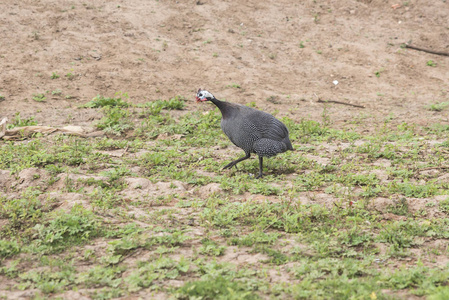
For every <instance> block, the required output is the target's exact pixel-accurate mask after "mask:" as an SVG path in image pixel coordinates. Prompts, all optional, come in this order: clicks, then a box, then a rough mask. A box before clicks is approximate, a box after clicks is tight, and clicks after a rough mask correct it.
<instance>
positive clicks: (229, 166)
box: [223, 162, 237, 170]
mask: <svg viewBox="0 0 449 300" xmlns="http://www.w3.org/2000/svg"><path fill="white" fill-rule="evenodd" d="M235 165H236V164H235V163H234V162H232V163H230V164H227V165H226V166H224V167H223V170H226V169H230V168H232V167H234V166H235ZM236 168H237V167H236Z"/></svg>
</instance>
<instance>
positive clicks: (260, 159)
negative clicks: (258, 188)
mask: <svg viewBox="0 0 449 300" xmlns="http://www.w3.org/2000/svg"><path fill="white" fill-rule="evenodd" d="M262 171H263V157H262V156H259V175H257V176H256V179H258V178H262V177H263V173H262Z"/></svg>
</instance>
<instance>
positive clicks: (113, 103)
mask: <svg viewBox="0 0 449 300" xmlns="http://www.w3.org/2000/svg"><path fill="white" fill-rule="evenodd" d="M116 95H118V97H116V98H109V97H104V96H100V95H98V96H96V97H94V98H93V99H92V100H91V101H89V102H87V103H86V104H84V105H83V107H87V108H97V107H106V106H108V107H120V108H122V107H128V106H129V103H128V102H126V101H125V100H126V99H128V94H126V93H123V94H122V93H118V94H116ZM122 98H124V99H125V100H123V99H122Z"/></svg>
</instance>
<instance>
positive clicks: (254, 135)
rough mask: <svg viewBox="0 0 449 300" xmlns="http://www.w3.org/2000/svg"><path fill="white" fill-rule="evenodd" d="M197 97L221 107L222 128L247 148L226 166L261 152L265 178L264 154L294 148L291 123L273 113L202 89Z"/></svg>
mask: <svg viewBox="0 0 449 300" xmlns="http://www.w3.org/2000/svg"><path fill="white" fill-rule="evenodd" d="M196 101H197V102H204V101H210V102H212V103H213V104H215V105H216V106H217V107H218V108H219V109H220V112H221V129H222V130H223V132H224V133H225V134H226V135H227V136H228V138H229V139H230V140H231V142H232V143H234V145H236V146H237V147H239V148H241V149H242V150H243V151H245V156H244V157H241V158H239V159H237V160H234V161H233V162H231V163H230V164H228V165H226V166H225V167H224V168H223V169H229V168H232V167H233V166H235V165H236V164H238V163H239V162H241V161H243V160H245V159H248V158H250V156H251V153H255V154H257V155H258V156H259V175H257V177H256V178H261V177H262V176H263V173H262V171H263V158H264V157H272V156H275V155H277V154H279V153H283V152H286V151H287V150H293V146H292V143H291V142H290V138H289V136H288V129H287V127H286V126H285V125H284V123H282V122H281V121H279V120H278V119H276V118H275V117H273V116H272V115H270V114H269V113H266V112H263V111H260V110H257V109H254V108H251V107H247V106H244V105H240V104H235V103H230V102H224V101H221V100H218V99H217V98H215V97H214V95H212V94H211V93H210V92H208V91H206V90H202V89H199V90H198V92H197V94H196Z"/></svg>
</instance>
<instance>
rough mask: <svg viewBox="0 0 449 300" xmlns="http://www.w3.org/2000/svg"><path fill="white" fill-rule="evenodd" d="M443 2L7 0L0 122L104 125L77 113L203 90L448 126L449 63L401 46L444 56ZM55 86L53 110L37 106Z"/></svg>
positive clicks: (340, 115) (1, 13) (306, 113)
mask: <svg viewBox="0 0 449 300" xmlns="http://www.w3.org/2000/svg"><path fill="white" fill-rule="evenodd" d="M394 4H400V5H399V7H397V8H395V7H396V6H393V5H394ZM448 5H449V4H448V3H446V1H441V0H438V1H407V2H403V3H397V1H380V0H373V1H370V0H363V1H350V0H348V1H346V0H345V1H331V2H330V3H329V1H300V2H298V1H210V0H202V1H165V0H164V1H162V0H161V1H144V0H135V1H125V2H123V1H90V2H89V3H79V2H76V1H75V2H74V1H64V0H55V1H26V0H25V1H20V2H17V1H8V0H7V1H2V3H1V4H0V18H1V19H2V26H1V27H0V38H1V44H2V47H1V49H0V68H1V72H0V94H1V95H2V96H4V100H3V101H1V102H0V116H1V117H4V116H8V117H10V118H11V117H12V116H13V115H14V114H15V113H16V112H21V115H22V117H29V116H35V117H36V119H37V120H38V122H39V123H40V124H43V125H52V126H59V125H63V124H67V123H69V124H73V125H86V124H90V123H91V121H92V119H93V118H95V116H92V115H89V113H87V112H85V111H84V110H79V109H77V106H78V105H80V104H83V103H86V102H87V101H89V100H91V99H92V98H93V97H94V96H96V95H98V94H100V95H104V96H113V95H114V94H115V93H116V92H118V91H121V92H127V93H128V95H129V97H130V101H131V102H134V103H140V102H145V101H148V100H155V99H167V98H169V97H172V96H174V95H178V94H179V95H183V96H186V97H189V98H192V103H191V105H188V109H189V110H194V109H198V106H196V105H195V104H194V102H193V99H194V97H193V96H194V92H195V91H196V89H197V88H198V87H203V88H206V89H208V90H209V91H211V92H212V93H214V95H215V96H216V97H217V98H219V99H226V100H228V101H231V102H239V103H249V102H256V103H257V105H258V107H260V108H262V109H265V110H268V111H271V112H272V111H274V110H279V111H280V114H281V115H289V117H291V118H294V119H297V120H299V119H301V118H303V117H311V118H314V119H319V118H320V115H321V113H322V110H323V104H322V103H317V102H316V101H317V100H318V97H319V98H321V99H323V100H334V101H343V102H348V103H352V104H357V105H362V106H365V108H364V109H362V108H357V107H351V106H343V105H339V104H332V105H330V108H329V112H330V113H331V115H332V120H333V121H334V125H335V126H338V125H339V124H342V122H345V121H346V120H349V119H351V118H354V117H356V116H360V117H363V118H367V117H374V119H373V122H374V121H383V118H384V117H386V116H389V115H390V114H391V115H390V117H392V118H393V120H394V121H395V122H414V123H418V124H423V125H424V124H427V123H429V122H436V121H439V120H440V119H442V120H441V121H442V122H447V121H448V120H447V114H441V113H440V114H436V113H434V112H432V111H428V110H426V109H425V106H426V105H429V104H432V103H436V102H443V101H448V90H449V80H448V78H449V68H448V61H449V58H448V57H445V56H439V55H433V54H429V53H425V52H420V51H416V50H410V49H402V48H401V47H400V45H401V43H404V42H410V43H411V44H412V45H415V46H418V47H423V48H427V49H431V50H434V51H446V52H449V7H448ZM429 60H432V61H433V62H434V63H435V64H436V66H435V67H431V66H428V65H427V62H428V61H429ZM53 73H55V74H57V75H59V76H60V77H59V78H57V79H52V78H51V76H52V74H53ZM376 74H377V75H376ZM335 80H336V81H338V84H337V85H335V84H334V83H333V81H335ZM232 85H238V86H240V88H232ZM55 90H60V91H61V93H60V94H59V95H57V94H56V95H52V93H51V92H52V91H55ZM47 91H48V94H47V97H46V98H47V99H46V100H45V101H44V102H37V101H34V100H32V98H33V95H36V94H42V93H44V94H45V93H46V92H47ZM268 99H269V100H270V101H267V100H268Z"/></svg>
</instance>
